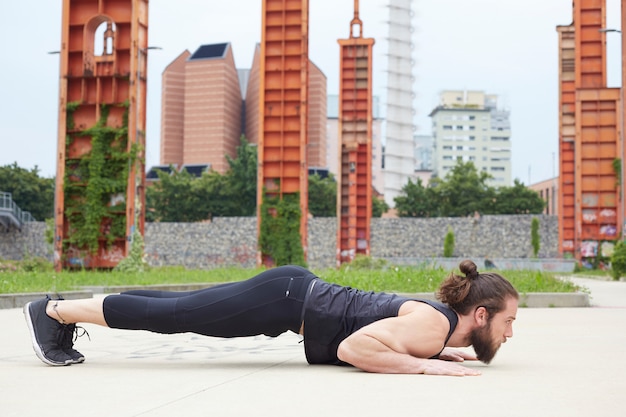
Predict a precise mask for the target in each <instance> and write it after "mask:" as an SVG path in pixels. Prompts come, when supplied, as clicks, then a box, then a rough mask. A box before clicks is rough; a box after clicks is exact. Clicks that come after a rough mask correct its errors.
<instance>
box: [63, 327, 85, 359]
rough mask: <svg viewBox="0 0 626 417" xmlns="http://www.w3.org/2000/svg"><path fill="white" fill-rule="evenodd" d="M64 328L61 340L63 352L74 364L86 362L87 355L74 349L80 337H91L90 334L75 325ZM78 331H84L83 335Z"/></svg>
mask: <svg viewBox="0 0 626 417" xmlns="http://www.w3.org/2000/svg"><path fill="white" fill-rule="evenodd" d="M62 326H63V337H62V340H61V350H63V352H65V354H66V355H67V356H69V357H70V358H71V359H72V363H83V362H85V355H83V354H82V353H80V352H79V351H77V350H76V349H74V342H75V341H76V339H77V338H78V337H79V336H82V335H84V334H86V335H87V337H89V334H88V333H87V331H86V330H85V329H83V328H82V327H76V325H75V324H66V325H62ZM78 329H82V330H83V333H81V334H79V333H78Z"/></svg>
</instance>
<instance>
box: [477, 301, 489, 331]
mask: <svg viewBox="0 0 626 417" xmlns="http://www.w3.org/2000/svg"><path fill="white" fill-rule="evenodd" d="M474 320H475V321H476V324H477V325H479V326H481V327H482V326H484V325H486V324H487V322H488V321H489V312H488V311H487V309H486V308H485V307H483V306H479V307H477V308H476V310H475V311H474Z"/></svg>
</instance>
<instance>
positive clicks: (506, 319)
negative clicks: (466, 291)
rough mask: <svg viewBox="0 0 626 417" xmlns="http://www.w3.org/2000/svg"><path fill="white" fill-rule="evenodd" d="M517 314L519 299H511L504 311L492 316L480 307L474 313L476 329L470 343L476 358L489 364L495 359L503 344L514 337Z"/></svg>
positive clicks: (472, 333) (471, 335) (471, 334)
mask: <svg viewBox="0 0 626 417" xmlns="http://www.w3.org/2000/svg"><path fill="white" fill-rule="evenodd" d="M516 314H517V299H516V298H513V297H509V298H508V299H507V302H506V306H505V308H504V309H503V310H502V311H499V312H497V313H496V314H493V315H490V314H489V313H488V312H487V310H486V309H485V308H484V307H482V306H480V307H478V308H476V310H475V311H474V315H473V318H474V322H475V323H476V327H475V328H474V329H473V330H472V331H471V333H470V343H471V344H472V346H473V347H474V351H475V352H476V357H477V358H478V359H479V360H480V361H482V362H484V363H489V362H491V360H492V359H493V358H494V356H495V355H496V353H497V352H498V349H500V346H501V345H502V343H506V341H507V339H508V338H509V337H513V321H515V316H516Z"/></svg>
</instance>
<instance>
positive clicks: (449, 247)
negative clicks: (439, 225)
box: [443, 226, 454, 258]
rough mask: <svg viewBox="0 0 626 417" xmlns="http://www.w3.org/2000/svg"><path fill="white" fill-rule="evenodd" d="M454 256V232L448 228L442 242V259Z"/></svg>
mask: <svg viewBox="0 0 626 417" xmlns="http://www.w3.org/2000/svg"><path fill="white" fill-rule="evenodd" d="M453 255H454V231H453V230H452V227H450V226H448V233H446V238H445V239H444V241H443V257H444V258H452V256H453Z"/></svg>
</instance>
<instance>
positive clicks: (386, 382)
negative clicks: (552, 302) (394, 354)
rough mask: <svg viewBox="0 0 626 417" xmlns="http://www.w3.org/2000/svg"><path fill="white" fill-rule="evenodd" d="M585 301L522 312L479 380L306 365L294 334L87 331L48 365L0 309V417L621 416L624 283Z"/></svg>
mask: <svg viewBox="0 0 626 417" xmlns="http://www.w3.org/2000/svg"><path fill="white" fill-rule="evenodd" d="M576 281H577V282H578V283H581V284H583V285H586V286H587V287H588V288H589V289H590V291H591V295H592V300H591V302H592V304H593V305H594V307H591V308H551V309H550V308H524V309H520V311H519V313H518V320H517V322H516V324H515V327H514V330H515V336H514V337H513V338H512V339H511V340H510V341H509V343H507V344H506V345H504V346H503V347H502V349H501V351H500V353H499V354H498V356H497V357H496V359H495V360H494V362H493V363H492V364H491V365H489V366H484V365H480V364H475V365H473V366H477V367H479V368H480V369H481V371H482V372H483V375H482V376H480V377H465V378H454V377H433V376H424V375H378V374H367V373H364V372H361V371H358V370H356V369H353V368H347V367H346V368H343V367H333V366H310V365H307V364H306V361H305V358H304V352H303V348H302V345H301V344H299V343H298V342H299V337H298V336H296V335H292V334H285V335H282V336H281V337H279V338H276V339H270V338H266V337H256V338H242V339H213V338H206V337H196V336H194V335H189V334H183V335H156V334H151V333H148V332H130V331H122V330H112V329H105V328H101V327H98V326H93V325H90V326H87V328H88V330H89V333H90V335H91V341H88V340H87V339H86V338H81V339H80V340H79V341H78V342H77V347H78V348H79V349H80V350H81V351H82V352H83V353H84V354H86V356H87V362H86V363H84V364H82V365H73V366H70V367H62V368H56V367H49V366H46V365H44V364H43V363H41V362H40V361H39V360H38V359H37V358H36V357H35V354H34V353H33V351H32V348H31V345H30V340H29V335H28V332H27V329H26V325H25V323H24V318H23V315H22V311H21V309H7V310H0V323H1V325H2V342H1V343H0V415H2V416H3V417H8V416H32V415H44V414H45V415H67V416H207V415H211V416H220V417H221V416H269V415H273V416H297V417H303V416H337V415H349V416H366V417H367V416H376V417H378V416H398V415H401V414H402V415H416V416H458V415H464V416H481V417H484V416H524V417H529V416H550V417H556V416H563V417H565V416H567V417H572V416H585V417H588V416H623V415H626V283H624V282H604V281H595V280H584V279H577V280H576Z"/></svg>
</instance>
